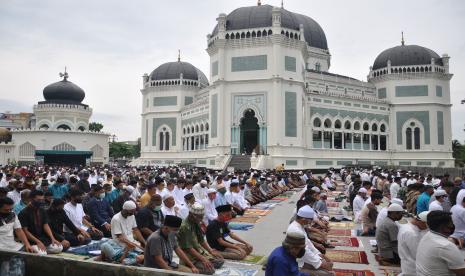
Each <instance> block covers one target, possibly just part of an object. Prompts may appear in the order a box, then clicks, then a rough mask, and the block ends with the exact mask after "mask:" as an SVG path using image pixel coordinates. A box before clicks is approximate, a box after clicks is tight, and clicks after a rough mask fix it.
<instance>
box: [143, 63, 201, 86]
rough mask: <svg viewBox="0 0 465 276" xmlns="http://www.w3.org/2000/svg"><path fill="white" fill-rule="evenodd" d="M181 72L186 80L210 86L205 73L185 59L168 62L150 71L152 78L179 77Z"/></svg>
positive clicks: (167, 78)
mask: <svg viewBox="0 0 465 276" xmlns="http://www.w3.org/2000/svg"><path fill="white" fill-rule="evenodd" d="M181 74H182V78H183V79H184V80H195V81H199V82H200V83H201V84H203V85H205V86H208V79H207V77H206V76H205V74H204V73H203V72H202V71H200V70H199V69H198V68H197V67H195V66H194V65H192V64H190V63H188V62H184V61H175V62H167V63H164V64H162V65H160V66H158V67H157V68H156V69H155V70H153V71H152V73H150V80H172V79H179V78H180V76H181Z"/></svg>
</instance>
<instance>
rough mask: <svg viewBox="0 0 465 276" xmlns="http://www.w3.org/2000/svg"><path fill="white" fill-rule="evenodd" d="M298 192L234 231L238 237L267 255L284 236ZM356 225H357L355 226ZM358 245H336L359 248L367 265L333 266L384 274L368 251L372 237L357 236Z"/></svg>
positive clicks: (261, 272)
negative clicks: (245, 228)
mask: <svg viewBox="0 0 465 276" xmlns="http://www.w3.org/2000/svg"><path fill="white" fill-rule="evenodd" d="M300 194H301V193H300V192H299V193H296V194H294V195H293V196H292V197H291V198H290V199H288V200H286V201H284V202H282V203H279V204H278V205H277V206H275V207H274V209H273V211H272V213H271V214H269V215H267V216H265V217H263V218H262V219H261V220H260V221H259V222H258V223H256V224H255V226H254V228H252V229H250V230H248V231H236V232H235V233H237V234H238V235H239V236H240V237H242V238H244V239H245V240H247V241H249V242H250V243H251V244H252V245H253V246H254V253H253V254H256V255H268V254H270V252H271V251H272V250H273V249H274V248H276V247H278V246H280V245H281V242H282V241H283V239H284V237H285V234H284V233H285V231H286V229H287V226H288V225H289V220H290V218H291V216H292V214H293V212H294V209H295V203H296V201H297V200H298V198H299V197H300ZM356 227H357V226H356ZM358 239H359V242H360V247H358V248H356V247H336V248H335V249H340V250H354V251H355V250H360V251H365V252H366V253H367V255H368V262H369V263H370V264H369V265H364V264H348V263H336V264H335V268H340V269H356V270H371V271H372V272H374V273H375V275H384V273H383V272H382V271H381V270H380V269H379V265H378V263H377V262H376V260H375V258H374V255H373V254H372V253H371V252H370V251H371V250H372V249H373V247H371V246H370V239H374V237H358ZM257 275H265V273H264V271H262V270H260V271H259V273H258V274H257Z"/></svg>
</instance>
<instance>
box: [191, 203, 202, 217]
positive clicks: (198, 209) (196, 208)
mask: <svg viewBox="0 0 465 276" xmlns="http://www.w3.org/2000/svg"><path fill="white" fill-rule="evenodd" d="M189 212H190V213H193V214H196V215H203V214H205V208H204V207H203V205H202V204H200V203H198V202H196V203H194V204H193V205H191V206H189Z"/></svg>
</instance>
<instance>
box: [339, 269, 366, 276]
mask: <svg viewBox="0 0 465 276" xmlns="http://www.w3.org/2000/svg"><path fill="white" fill-rule="evenodd" d="M334 272H335V273H336V276H375V273H373V272H371V271H369V270H352V269H335V270H334Z"/></svg>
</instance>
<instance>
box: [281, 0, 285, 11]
mask: <svg viewBox="0 0 465 276" xmlns="http://www.w3.org/2000/svg"><path fill="white" fill-rule="evenodd" d="M281 9H284V0H281Z"/></svg>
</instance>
